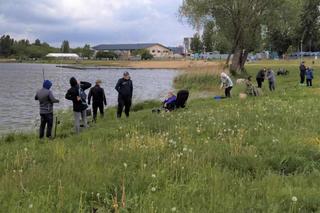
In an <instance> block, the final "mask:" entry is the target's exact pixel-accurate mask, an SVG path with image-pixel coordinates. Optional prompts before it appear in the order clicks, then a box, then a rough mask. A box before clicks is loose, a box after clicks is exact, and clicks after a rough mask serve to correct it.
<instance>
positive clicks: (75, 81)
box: [70, 77, 79, 87]
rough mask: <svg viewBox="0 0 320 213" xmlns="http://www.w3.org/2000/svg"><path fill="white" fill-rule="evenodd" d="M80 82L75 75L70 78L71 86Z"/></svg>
mask: <svg viewBox="0 0 320 213" xmlns="http://www.w3.org/2000/svg"><path fill="white" fill-rule="evenodd" d="M78 84H79V83H78V81H77V79H76V78H75V77H71V78H70V86H71V87H75V86H77V85H78Z"/></svg>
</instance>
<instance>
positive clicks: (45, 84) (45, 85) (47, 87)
mask: <svg viewBox="0 0 320 213" xmlns="http://www.w3.org/2000/svg"><path fill="white" fill-rule="evenodd" d="M51 86H52V83H51V81H49V80H45V81H43V88H46V89H50V88H51Z"/></svg>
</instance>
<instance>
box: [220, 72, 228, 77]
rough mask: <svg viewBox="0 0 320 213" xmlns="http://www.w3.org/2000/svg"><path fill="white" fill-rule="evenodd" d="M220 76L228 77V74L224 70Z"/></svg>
mask: <svg viewBox="0 0 320 213" xmlns="http://www.w3.org/2000/svg"><path fill="white" fill-rule="evenodd" d="M220 77H221V78H227V77H228V75H227V74H226V73H225V72H222V73H221V74H220Z"/></svg>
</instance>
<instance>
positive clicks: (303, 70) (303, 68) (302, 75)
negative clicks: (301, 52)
mask: <svg viewBox="0 0 320 213" xmlns="http://www.w3.org/2000/svg"><path fill="white" fill-rule="evenodd" d="M299 69H300V85H303V84H304V81H305V78H306V70H307V68H306V66H305V63H304V61H303V62H302V63H301V64H300V68H299Z"/></svg>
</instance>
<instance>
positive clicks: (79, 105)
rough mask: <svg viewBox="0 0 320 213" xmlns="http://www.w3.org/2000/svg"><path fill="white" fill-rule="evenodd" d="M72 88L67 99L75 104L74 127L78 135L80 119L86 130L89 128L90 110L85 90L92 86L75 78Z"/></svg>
mask: <svg viewBox="0 0 320 213" xmlns="http://www.w3.org/2000/svg"><path fill="white" fill-rule="evenodd" d="M70 85H71V88H70V89H69V90H68V92H67V94H66V96H65V98H66V99H68V100H70V101H72V102H73V114H74V126H75V130H76V133H77V134H79V133H80V117H81V119H82V122H83V126H84V128H87V127H88V126H87V114H86V109H87V108H88V105H87V102H86V99H87V97H86V94H85V92H84V91H85V90H86V89H89V88H90V87H91V84H90V83H88V82H85V81H81V82H78V81H77V80H76V79H75V78H74V77H72V78H70Z"/></svg>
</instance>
